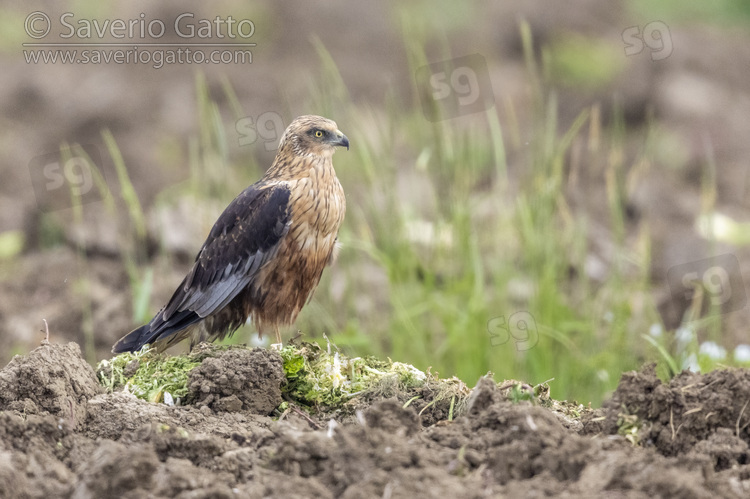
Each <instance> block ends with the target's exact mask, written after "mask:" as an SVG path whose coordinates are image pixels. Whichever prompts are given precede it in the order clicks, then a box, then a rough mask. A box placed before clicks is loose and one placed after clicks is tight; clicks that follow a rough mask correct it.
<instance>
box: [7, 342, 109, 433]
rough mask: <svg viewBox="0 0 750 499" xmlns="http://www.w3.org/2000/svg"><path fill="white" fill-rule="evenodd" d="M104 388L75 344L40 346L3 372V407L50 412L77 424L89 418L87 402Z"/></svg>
mask: <svg viewBox="0 0 750 499" xmlns="http://www.w3.org/2000/svg"><path fill="white" fill-rule="evenodd" d="M101 391H102V388H101V386H99V382H98V381H97V379H96V375H95V374H94V370H93V369H92V368H91V366H89V365H88V364H87V363H86V361H85V360H83V357H81V349H80V347H79V346H78V345H77V344H75V343H68V344H67V345H55V346H52V345H47V346H41V347H38V348H36V349H34V350H33V351H32V352H31V353H29V354H28V355H27V356H16V357H14V358H13V359H12V360H11V361H10V363H9V364H8V365H7V366H6V367H5V368H4V369H3V370H2V371H0V410H16V411H20V412H22V413H24V414H41V413H49V414H52V415H55V416H59V417H61V418H63V419H65V420H66V421H67V422H68V423H69V424H72V425H74V426H76V425H78V424H80V423H81V422H82V421H83V420H84V419H85V418H86V401H87V400H88V399H89V398H91V397H93V396H94V395H96V394H97V393H100V392H101Z"/></svg>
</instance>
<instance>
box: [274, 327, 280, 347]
mask: <svg viewBox="0 0 750 499" xmlns="http://www.w3.org/2000/svg"><path fill="white" fill-rule="evenodd" d="M273 331H274V332H275V333H276V343H278V344H279V345H281V333H280V332H279V326H274V328H273Z"/></svg>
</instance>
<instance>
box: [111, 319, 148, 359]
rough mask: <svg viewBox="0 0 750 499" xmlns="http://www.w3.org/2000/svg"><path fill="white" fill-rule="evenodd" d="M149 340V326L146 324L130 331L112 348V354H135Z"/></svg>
mask: <svg viewBox="0 0 750 499" xmlns="http://www.w3.org/2000/svg"><path fill="white" fill-rule="evenodd" d="M150 340H151V325H150V324H146V325H144V326H141V327H139V328H137V329H134V330H132V331H130V332H129V333H128V334H126V335H125V336H123V337H122V338H120V339H119V340H118V341H117V343H115V345H114V346H113V347H112V353H122V352H137V351H138V350H140V349H141V348H142V347H143V345H145V344H146V343H148V342H149V341H150Z"/></svg>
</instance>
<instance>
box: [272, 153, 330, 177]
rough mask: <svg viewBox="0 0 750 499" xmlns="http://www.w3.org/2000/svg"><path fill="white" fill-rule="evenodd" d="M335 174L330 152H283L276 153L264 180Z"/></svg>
mask: <svg viewBox="0 0 750 499" xmlns="http://www.w3.org/2000/svg"><path fill="white" fill-rule="evenodd" d="M328 175H334V176H335V175H336V173H335V172H334V170H333V161H332V160H331V154H324V155H318V154H308V155H304V156H302V155H296V154H283V152H282V151H279V153H278V154H277V155H276V159H274V161H273V164H272V165H271V167H270V168H269V169H268V170H267V171H266V174H265V178H266V180H292V179H299V178H304V177H310V176H313V177H324V176H328Z"/></svg>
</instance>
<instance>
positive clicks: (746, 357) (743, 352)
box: [734, 343, 750, 362]
mask: <svg viewBox="0 0 750 499" xmlns="http://www.w3.org/2000/svg"><path fill="white" fill-rule="evenodd" d="M734 360H735V361H736V362H750V345H746V344H744V343H743V344H742V345H737V346H736V347H735V348H734Z"/></svg>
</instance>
